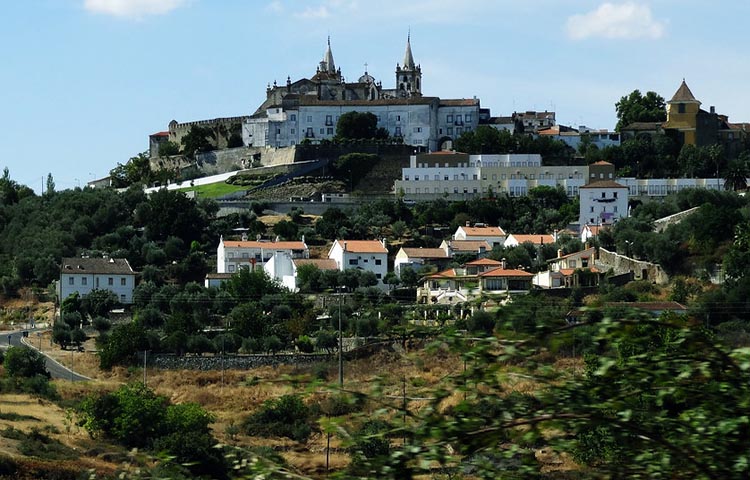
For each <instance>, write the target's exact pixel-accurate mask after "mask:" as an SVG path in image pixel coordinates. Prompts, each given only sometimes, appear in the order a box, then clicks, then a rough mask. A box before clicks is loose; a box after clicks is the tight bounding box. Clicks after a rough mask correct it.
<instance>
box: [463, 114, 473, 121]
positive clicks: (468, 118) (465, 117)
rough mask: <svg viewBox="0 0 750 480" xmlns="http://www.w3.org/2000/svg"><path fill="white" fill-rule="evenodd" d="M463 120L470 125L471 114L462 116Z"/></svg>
mask: <svg viewBox="0 0 750 480" xmlns="http://www.w3.org/2000/svg"><path fill="white" fill-rule="evenodd" d="M464 119H465V120H466V123H471V114H470V113H467V114H466V115H464Z"/></svg>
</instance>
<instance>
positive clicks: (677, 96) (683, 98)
mask: <svg viewBox="0 0 750 480" xmlns="http://www.w3.org/2000/svg"><path fill="white" fill-rule="evenodd" d="M667 103H698V104H700V103H701V102H699V101H698V100H696V99H695V96H694V95H693V92H691V91H690V88H689V87H688V86H687V83H685V79H684V78H683V79H682V83H681V84H680V88H678V89H677V91H676V92H675V93H674V95H673V96H672V99H671V100H670V101H669V102H667Z"/></svg>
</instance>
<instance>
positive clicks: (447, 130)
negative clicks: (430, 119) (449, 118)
mask: <svg viewBox="0 0 750 480" xmlns="http://www.w3.org/2000/svg"><path fill="white" fill-rule="evenodd" d="M446 132H447V134H448V135H453V127H448V128H447V129H446Z"/></svg>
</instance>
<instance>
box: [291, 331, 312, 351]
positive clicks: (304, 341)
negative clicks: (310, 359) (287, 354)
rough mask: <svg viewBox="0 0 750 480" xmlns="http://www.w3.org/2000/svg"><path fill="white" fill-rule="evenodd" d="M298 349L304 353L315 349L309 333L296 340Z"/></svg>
mask: <svg viewBox="0 0 750 480" xmlns="http://www.w3.org/2000/svg"><path fill="white" fill-rule="evenodd" d="M295 344H296V345H297V349H298V350H299V351H300V352H302V353H312V352H313V350H315V346H314V345H313V342H312V340H311V339H310V337H308V336H307V335H302V336H301V337H299V338H298V339H297V341H296V342H295Z"/></svg>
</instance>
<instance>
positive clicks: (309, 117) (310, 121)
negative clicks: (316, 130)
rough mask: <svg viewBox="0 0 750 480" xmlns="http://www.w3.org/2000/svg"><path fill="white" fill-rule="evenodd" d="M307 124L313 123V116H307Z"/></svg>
mask: <svg viewBox="0 0 750 480" xmlns="http://www.w3.org/2000/svg"><path fill="white" fill-rule="evenodd" d="M307 123H312V115H308V116H307Z"/></svg>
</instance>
